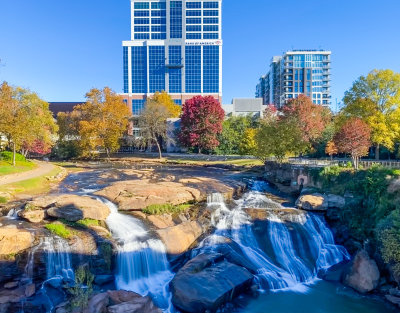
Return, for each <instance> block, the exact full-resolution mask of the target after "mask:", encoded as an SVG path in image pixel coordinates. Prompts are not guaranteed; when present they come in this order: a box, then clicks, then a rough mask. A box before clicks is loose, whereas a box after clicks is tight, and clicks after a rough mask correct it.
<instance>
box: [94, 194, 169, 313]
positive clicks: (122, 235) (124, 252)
mask: <svg viewBox="0 0 400 313" xmlns="http://www.w3.org/2000/svg"><path fill="white" fill-rule="evenodd" d="M99 200H100V201H102V202H104V203H105V204H106V205H107V206H108V207H109V208H110V211H111V214H110V215H109V217H108V218H107V221H106V222H107V225H108V227H109V228H110V230H111V232H112V234H113V237H114V238H115V239H116V240H117V241H118V244H119V246H118V256H117V270H116V275H115V277H116V278H115V282H116V285H117V288H118V289H123V290H129V291H134V292H136V293H138V294H140V295H142V296H147V295H149V296H151V298H152V299H153V301H154V303H155V304H156V305H157V306H159V307H160V308H161V309H163V310H164V311H165V312H172V310H173V308H172V304H171V294H170V292H169V282H170V281H171V279H172V278H173V273H172V272H171V271H170V270H169V262H168V260H167V256H166V251H165V246H164V244H163V243H162V242H161V241H160V240H158V239H152V238H149V234H148V232H147V231H146V229H145V228H144V226H143V225H142V224H141V222H140V221H139V220H137V219H135V218H133V217H131V216H128V215H124V214H120V213H119V212H118V208H117V206H116V205H115V204H113V203H112V202H110V201H108V200H106V199H102V198H99Z"/></svg>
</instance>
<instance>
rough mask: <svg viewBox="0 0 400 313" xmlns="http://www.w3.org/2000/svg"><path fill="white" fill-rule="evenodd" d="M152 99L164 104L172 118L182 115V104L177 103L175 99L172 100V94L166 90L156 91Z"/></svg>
mask: <svg viewBox="0 0 400 313" xmlns="http://www.w3.org/2000/svg"><path fill="white" fill-rule="evenodd" d="M150 100H152V101H154V102H157V103H158V104H160V105H163V106H164V107H165V108H166V109H167V111H168V117H170V118H176V117H179V116H180V115H181V112H182V108H181V106H180V105H178V104H176V103H175V102H174V100H172V98H171V96H170V95H169V94H168V93H166V92H165V91H162V92H156V93H155V94H154V95H153V97H151V99H150Z"/></svg>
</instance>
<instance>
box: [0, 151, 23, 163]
mask: <svg viewBox="0 0 400 313" xmlns="http://www.w3.org/2000/svg"><path fill="white" fill-rule="evenodd" d="M0 160H4V161H7V162H12V160H13V153H12V152H11V151H3V152H1V153H0ZM15 161H19V162H24V161H26V158H25V157H24V156H23V155H22V154H19V153H16V154H15Z"/></svg>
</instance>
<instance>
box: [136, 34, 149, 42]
mask: <svg viewBox="0 0 400 313" xmlns="http://www.w3.org/2000/svg"><path fill="white" fill-rule="evenodd" d="M135 39H136V40H148V39H150V35H149V34H146V33H136V34H135Z"/></svg>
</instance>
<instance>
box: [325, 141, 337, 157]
mask: <svg viewBox="0 0 400 313" xmlns="http://www.w3.org/2000/svg"><path fill="white" fill-rule="evenodd" d="M325 153H326V154H327V155H329V156H330V157H331V159H332V158H333V156H334V155H335V154H337V153H338V148H337V147H336V144H335V142H334V141H333V140H331V141H328V143H327V144H326V148H325Z"/></svg>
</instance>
